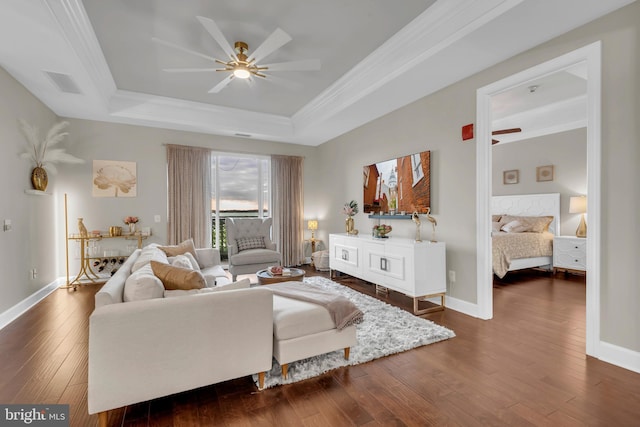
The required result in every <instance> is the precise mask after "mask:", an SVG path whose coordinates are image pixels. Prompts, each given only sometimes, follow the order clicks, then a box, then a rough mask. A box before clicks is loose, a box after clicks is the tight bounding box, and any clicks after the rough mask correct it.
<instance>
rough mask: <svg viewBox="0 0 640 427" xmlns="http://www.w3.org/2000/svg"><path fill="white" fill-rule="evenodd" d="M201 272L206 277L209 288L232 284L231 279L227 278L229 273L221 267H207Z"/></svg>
mask: <svg viewBox="0 0 640 427" xmlns="http://www.w3.org/2000/svg"><path fill="white" fill-rule="evenodd" d="M200 272H201V273H202V275H203V276H204V279H205V280H206V282H207V287H208V288H212V287H214V286H219V285H221V284H229V283H230V281H229V279H228V278H227V273H226V272H225V271H224V269H223V268H222V266H221V265H214V266H213V267H205V268H203V269H202V270H201V271H200Z"/></svg>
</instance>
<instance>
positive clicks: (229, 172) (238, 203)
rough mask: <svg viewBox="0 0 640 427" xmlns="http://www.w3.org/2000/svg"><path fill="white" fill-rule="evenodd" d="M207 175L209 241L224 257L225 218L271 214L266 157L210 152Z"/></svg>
mask: <svg viewBox="0 0 640 427" xmlns="http://www.w3.org/2000/svg"><path fill="white" fill-rule="evenodd" d="M211 177H212V178H211V179H212V180H213V182H212V185H211V188H212V191H213V194H212V195H211V225H212V227H211V229H212V236H211V237H212V239H211V240H212V242H213V247H214V248H218V249H219V250H220V255H221V257H222V259H227V239H226V234H227V233H226V227H225V220H226V218H229V217H253V218H262V217H268V216H270V215H271V213H270V200H271V185H270V184H271V183H270V178H271V172H270V159H269V157H267V156H255V155H253V156H252V155H244V154H234V153H216V152H214V153H212V159H211Z"/></svg>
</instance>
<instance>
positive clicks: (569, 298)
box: [0, 270, 640, 426]
mask: <svg viewBox="0 0 640 427" xmlns="http://www.w3.org/2000/svg"><path fill="white" fill-rule="evenodd" d="M309 274H315V272H312V271H311V270H309ZM323 274H325V275H326V273H323ZM516 279H517V280H516ZM336 280H338V281H340V282H342V283H344V284H345V285H348V286H351V287H353V288H355V289H357V290H359V291H362V292H365V293H368V294H372V295H373V294H375V289H374V287H373V285H370V284H367V283H365V282H362V281H359V280H356V279H352V278H348V277H343V278H339V279H336ZM97 289H98V286H86V287H82V288H80V289H79V290H78V291H77V292H69V291H67V290H62V289H61V290H57V291H55V292H54V293H53V294H51V295H50V296H49V297H47V298H46V299H45V300H44V301H42V302H41V303H39V304H38V305H37V306H36V307H34V308H33V309H31V310H29V312H27V313H26V314H24V315H23V316H21V317H20V318H19V319H17V320H16V321H14V322H13V323H11V324H10V325H8V326H7V327H6V328H4V329H3V330H1V331H0V403H25V404H26V403H66V404H70V415H71V425H73V426H93V425H96V424H97V416H89V415H88V414H87V340H88V316H89V314H90V313H91V311H92V310H93V295H94V293H95V292H96V290H97ZM382 299H385V298H382ZM386 299H387V300H388V301H390V302H391V303H393V304H396V305H399V306H401V307H403V308H406V309H409V308H410V300H409V299H408V298H406V297H403V296H401V295H399V294H396V293H391V294H390V295H389V297H388V298H386ZM494 300H495V302H494V310H495V318H494V319H493V320H491V321H482V320H478V319H475V318H472V317H469V316H466V315H463V314H460V313H458V312H455V311H452V310H445V311H443V312H437V313H432V314H429V315H426V316H424V317H426V318H428V319H430V320H433V321H434V322H436V323H439V324H441V325H444V326H447V327H449V328H451V329H453V330H454V331H455V332H456V335H457V336H456V337H455V338H453V339H451V340H447V341H444V342H440V343H436V344H432V345H428V346H425V347H420V348H418V349H414V350H411V351H407V352H404V353H401V354H398V355H394V356H389V357H386V358H383V359H378V360H375V361H373V362H369V363H365V364H361V365H357V366H352V367H348V368H341V369H337V370H334V371H331V372H329V373H327V374H325V375H322V376H320V377H316V378H313V379H309V380H306V381H302V382H299V383H296V384H291V385H287V386H283V387H276V388H273V389H268V390H264V391H261V392H258V391H257V390H256V389H255V387H254V385H253V383H252V381H251V380H250V379H249V378H240V379H237V380H233V381H228V382H224V383H221V384H215V385H212V386H209V387H204V388H200V389H197V390H193V391H189V392H185V393H180V394H177V395H173V396H169V397H166V398H162V399H157V400H153V401H150V402H144V403H140V404H137V405H133V406H130V407H127V408H121V409H119V410H116V411H111V412H110V415H109V425H111V426H121V425H122V426H276V425H277V426H349V425H358V426H365V425H366V426H403V425H407V426H428V425H458V426H475V425H510V426H638V425H640V374H636V373H633V372H630V371H627V370H625V369H622V368H617V367H615V366H612V365H609V364H607V363H603V362H600V361H598V360H595V359H592V358H588V357H585V355H584V348H585V320H584V316H585V285H584V278H582V277H578V276H564V275H562V274H559V275H556V276H554V277H551V276H549V275H548V274H544V273H538V272H533V271H529V272H525V273H510V275H508V276H507V278H506V279H505V280H501V281H499V282H496V284H495V285H494ZM123 363H126V361H123Z"/></svg>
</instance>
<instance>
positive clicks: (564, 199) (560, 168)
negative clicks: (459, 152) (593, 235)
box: [491, 128, 587, 236]
mask: <svg viewBox="0 0 640 427" xmlns="http://www.w3.org/2000/svg"><path fill="white" fill-rule="evenodd" d="M491 156H492V161H493V164H492V165H493V170H492V181H493V192H492V194H493V195H494V196H507V195H511V194H538V193H560V220H559V221H560V222H559V223H560V234H561V235H566V236H571V235H575V231H576V228H578V224H579V223H580V215H579V214H572V213H569V198H570V197H571V196H577V195H584V194H587V130H586V129H585V128H581V129H575V130H571V131H567V132H560V133H556V134H553V135H546V136H541V137H538V138H531V139H527V140H523V141H517V142H513V143H506V144H496V145H494V146H493V147H492V150H491ZM544 165H553V166H554V177H553V181H544V182H537V181H536V167H538V166H544ZM513 169H517V170H519V171H520V179H519V182H518V183H517V184H504V183H503V176H502V175H503V172H504V171H506V170H513Z"/></svg>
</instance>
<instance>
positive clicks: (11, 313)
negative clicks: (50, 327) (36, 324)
mask: <svg viewBox="0 0 640 427" xmlns="http://www.w3.org/2000/svg"><path fill="white" fill-rule="evenodd" d="M63 283H64V281H62V280H61V279H56V280H55V281H53V282H51V283H49V284H48V285H46V286H44V287H42V288H40V289H39V290H37V291H35V292H34V293H32V294H31V295H29V296H28V297H26V298H25V299H23V300H22V301H20V302H19V303H17V304H16V305H14V306H13V307H11V308H10V309H8V310H6V311H4V312H3V313H0V329H3V328H4V327H5V326H7V325H8V324H9V323H11V322H13V321H14V320H16V319H17V318H18V317H20V316H21V315H22V314H23V313H25V312H26V311H27V310H29V309H30V308H31V307H33V306H34V305H36V304H37V303H39V302H40V301H42V300H43V299H45V298H46V297H47V295H49V294H50V293H52V292H53V291H55V290H56V289H58V288H59V287H60V286H61V285H62V284H63Z"/></svg>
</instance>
